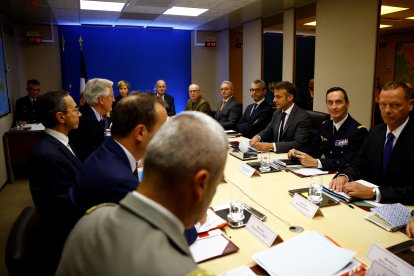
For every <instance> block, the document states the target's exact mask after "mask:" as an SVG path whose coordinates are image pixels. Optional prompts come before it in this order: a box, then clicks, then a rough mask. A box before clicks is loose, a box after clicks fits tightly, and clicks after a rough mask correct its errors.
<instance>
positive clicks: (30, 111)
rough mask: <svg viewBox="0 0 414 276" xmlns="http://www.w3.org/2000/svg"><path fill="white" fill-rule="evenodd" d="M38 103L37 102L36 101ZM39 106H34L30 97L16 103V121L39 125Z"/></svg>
mask: <svg viewBox="0 0 414 276" xmlns="http://www.w3.org/2000/svg"><path fill="white" fill-rule="evenodd" d="M36 102H37V100H36ZM38 114H39V107H38V104H37V103H35V104H32V100H31V99H30V97H29V95H27V96H24V97H22V98H20V99H18V100H17V101H16V116H15V121H26V122H28V123H39V118H38Z"/></svg>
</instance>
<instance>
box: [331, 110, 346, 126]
mask: <svg viewBox="0 0 414 276" xmlns="http://www.w3.org/2000/svg"><path fill="white" fill-rule="evenodd" d="M348 116H349V114H348V113H347V114H346V116H345V118H343V119H342V120H340V121H339V122H338V123H335V122H334V121H333V120H332V122H333V125H334V127H335V128H336V130H339V128H340V127H341V126H342V124H343V123H344V122H345V120H346V119H347V118H348Z"/></svg>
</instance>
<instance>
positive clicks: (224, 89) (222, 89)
mask: <svg viewBox="0 0 414 276" xmlns="http://www.w3.org/2000/svg"><path fill="white" fill-rule="evenodd" d="M220 90H221V91H229V90H230V88H228V87H223V88H220Z"/></svg>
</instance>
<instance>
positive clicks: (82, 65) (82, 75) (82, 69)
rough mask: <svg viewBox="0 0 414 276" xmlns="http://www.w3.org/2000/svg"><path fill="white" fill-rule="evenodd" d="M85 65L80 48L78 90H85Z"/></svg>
mask: <svg viewBox="0 0 414 276" xmlns="http://www.w3.org/2000/svg"><path fill="white" fill-rule="evenodd" d="M86 80H87V78H86V65H85V57H84V56H83V52H82V50H81V51H80V90H79V91H80V92H83V91H84V90H85V83H86Z"/></svg>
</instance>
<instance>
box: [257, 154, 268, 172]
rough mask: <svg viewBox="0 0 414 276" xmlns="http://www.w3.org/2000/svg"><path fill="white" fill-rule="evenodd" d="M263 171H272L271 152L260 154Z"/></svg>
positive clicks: (261, 169)
mask: <svg viewBox="0 0 414 276" xmlns="http://www.w3.org/2000/svg"><path fill="white" fill-rule="evenodd" d="M259 170H260V171H261V172H269V171H270V152H269V151H268V152H262V154H261V155H260V168H259Z"/></svg>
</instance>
